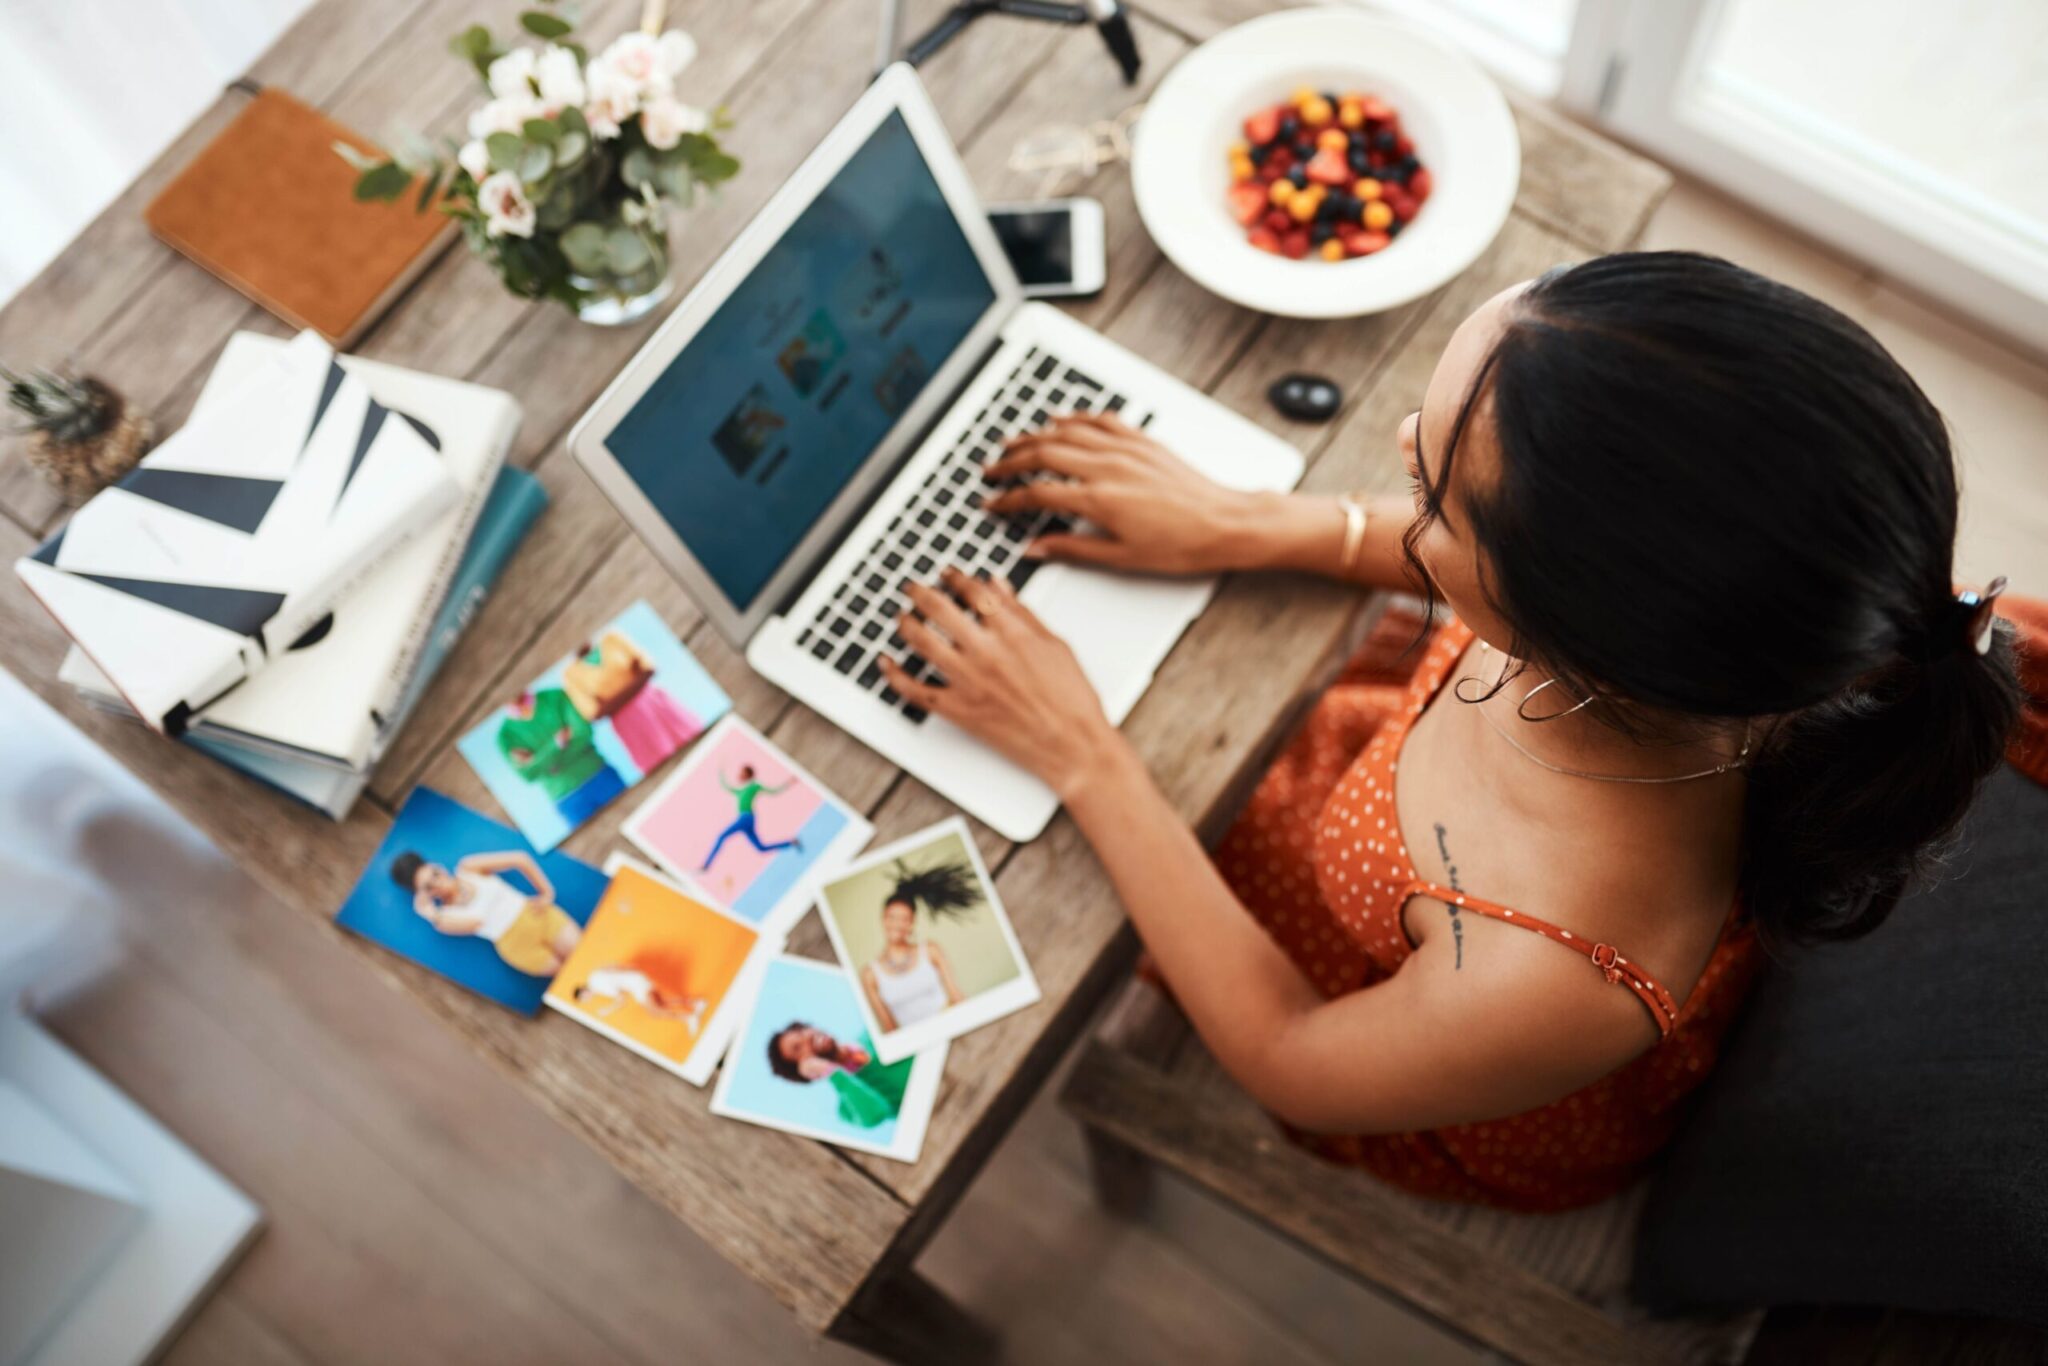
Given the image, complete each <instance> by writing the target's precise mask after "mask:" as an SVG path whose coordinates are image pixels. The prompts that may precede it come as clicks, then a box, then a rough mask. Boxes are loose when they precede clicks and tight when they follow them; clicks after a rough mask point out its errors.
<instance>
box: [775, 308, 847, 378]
mask: <svg viewBox="0 0 2048 1366" xmlns="http://www.w3.org/2000/svg"><path fill="white" fill-rule="evenodd" d="M845 354H846V338H844V337H842V336H840V335H839V329H838V328H836V327H834V326H833V325H832V315H831V314H830V313H827V312H826V311H825V310H824V309H822V308H820V309H816V310H814V311H813V312H812V314H811V316H810V317H809V318H807V319H805V320H804V330H803V331H802V332H801V333H799V334H798V335H797V336H796V337H795V338H793V339H792V340H791V341H790V343H789V345H787V346H785V347H783V348H782V354H781V355H780V356H777V357H776V358H775V363H776V364H777V365H779V366H781V367H782V373H783V374H785V375H787V376H788V377H789V382H790V384H791V385H792V386H793V387H794V388H795V389H796V391H797V393H798V394H799V395H801V396H802V397H804V398H809V397H810V396H811V395H812V394H814V393H816V392H817V391H818V385H819V383H820V382H821V381H822V380H823V379H824V378H825V376H826V375H828V374H830V373H832V366H833V365H834V364H835V363H836V362H837V361H838V360H839V358H840V357H841V356H843V355H845Z"/></svg>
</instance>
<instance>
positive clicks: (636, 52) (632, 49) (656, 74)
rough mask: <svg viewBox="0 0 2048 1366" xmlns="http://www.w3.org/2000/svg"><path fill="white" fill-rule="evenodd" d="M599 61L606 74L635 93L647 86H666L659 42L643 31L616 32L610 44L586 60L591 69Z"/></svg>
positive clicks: (666, 87) (666, 79)
mask: <svg viewBox="0 0 2048 1366" xmlns="http://www.w3.org/2000/svg"><path fill="white" fill-rule="evenodd" d="M600 64H601V65H602V66H603V68H604V70H605V71H606V73H607V74H609V75H611V76H614V77H616V78H617V79H618V81H619V83H620V84H621V85H622V86H623V87H624V88H626V89H629V90H631V91H632V92H633V93H634V94H635V95H636V96H637V95H639V94H641V93H643V92H646V91H650V90H661V91H665V90H667V89H668V76H667V73H666V72H664V71H663V69H662V62H661V51H660V46H659V44H658V43H657V42H656V41H655V39H653V38H651V37H649V36H648V35H647V34H645V33H639V32H633V33H622V34H620V35H619V36H618V37H617V38H615V39H614V40H613V41H612V45H611V46H610V47H608V48H606V49H605V50H604V51H603V52H602V53H600V54H599V55H598V58H597V60H596V61H594V62H592V63H591V64H590V65H591V67H592V70H593V73H594V72H595V70H596V68H597V67H598V66H599V65H600ZM594 80H595V76H594V74H593V81H594Z"/></svg>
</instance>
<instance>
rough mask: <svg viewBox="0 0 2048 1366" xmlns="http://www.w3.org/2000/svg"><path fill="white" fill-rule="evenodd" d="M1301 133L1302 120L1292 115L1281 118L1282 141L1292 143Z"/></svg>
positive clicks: (1288, 114) (1283, 115)
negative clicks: (1296, 135) (1297, 134)
mask: <svg viewBox="0 0 2048 1366" xmlns="http://www.w3.org/2000/svg"><path fill="white" fill-rule="evenodd" d="M1300 131H1301V120H1300V118H1298V117H1297V116H1296V115H1294V114H1292V113H1287V114H1282V115H1281V116H1280V141H1282V142H1292V141H1294V135H1295V134H1296V133H1299V132H1300Z"/></svg>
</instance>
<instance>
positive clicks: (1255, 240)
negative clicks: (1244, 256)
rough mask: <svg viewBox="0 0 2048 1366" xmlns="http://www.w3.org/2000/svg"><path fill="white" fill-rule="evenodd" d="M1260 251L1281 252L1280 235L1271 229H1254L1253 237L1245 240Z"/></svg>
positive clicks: (1275, 253)
mask: <svg viewBox="0 0 2048 1366" xmlns="http://www.w3.org/2000/svg"><path fill="white" fill-rule="evenodd" d="M1245 240H1246V241H1248V242H1250V243H1251V244H1252V245H1253V246H1255V247H1257V248H1258V249H1259V250H1260V251H1270V252H1272V253H1273V254H1274V255H1276V256H1277V255H1278V254H1279V252H1280V235H1279V234H1278V233H1276V232H1274V231H1273V230H1272V229H1270V228H1253V229H1252V233H1251V236H1250V237H1248V238H1246V239H1245Z"/></svg>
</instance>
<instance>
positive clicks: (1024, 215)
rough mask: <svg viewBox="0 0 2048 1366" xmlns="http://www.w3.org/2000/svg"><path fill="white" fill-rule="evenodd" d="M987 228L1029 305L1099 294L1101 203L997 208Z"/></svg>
mask: <svg viewBox="0 0 2048 1366" xmlns="http://www.w3.org/2000/svg"><path fill="white" fill-rule="evenodd" d="M988 221H989V224H990V225H991V226H992V227H994V228H995V230H996V236H997V237H998V238H999V239H1001V241H1002V244H1003V251H1004V252H1005V254H1007V255H1008V256H1009V258H1010V264H1011V265H1012V266H1015V267H1016V269H1017V278H1018V279H1019V280H1022V281H1023V282H1024V294H1025V297H1026V298H1031V299H1071V298H1077V297H1080V296H1083V295H1088V294H1094V293H1097V292H1098V291H1100V290H1101V288H1102V278H1103V244H1102V203H1101V201H1100V200H1095V199H1045V200H1040V201H1039V202H1037V203H1035V204H996V205H993V206H991V207H990V209H989V211H988Z"/></svg>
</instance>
